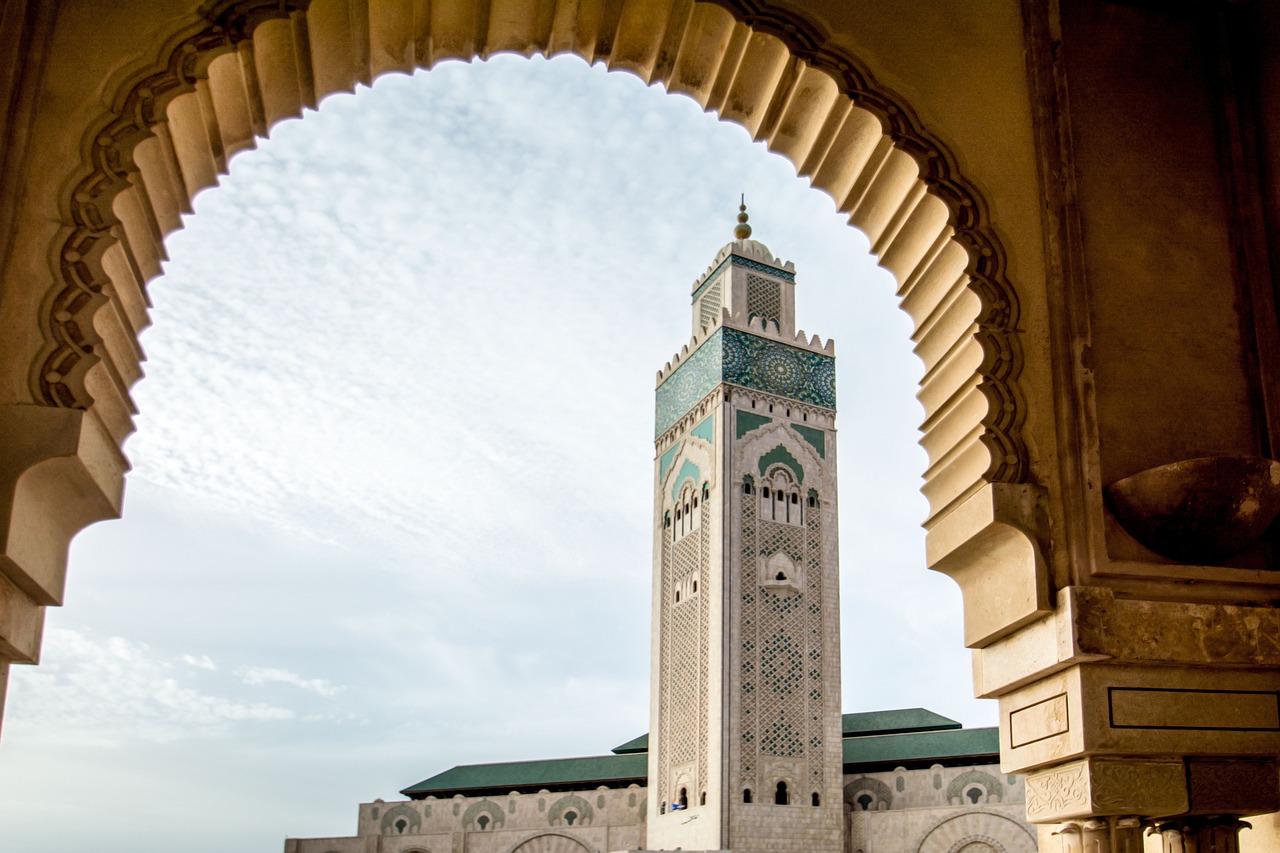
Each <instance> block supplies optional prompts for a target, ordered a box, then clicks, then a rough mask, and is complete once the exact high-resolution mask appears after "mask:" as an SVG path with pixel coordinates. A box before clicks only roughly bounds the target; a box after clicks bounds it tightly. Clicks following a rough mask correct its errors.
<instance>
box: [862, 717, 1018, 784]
mask: <svg viewBox="0 0 1280 853" xmlns="http://www.w3.org/2000/svg"><path fill="white" fill-rule="evenodd" d="M999 754H1000V730H999V729H998V728H995V727H992V728H984V729H938V730H936V731H927V732H909V733H903V734H892V735H872V736H869V737H847V738H845V739H844V765H845V772H846V773H848V772H850V770H855V771H867V772H872V771H876V770H891V769H893V768H895V767H906V768H908V769H910V768H916V767H928V766H930V765H933V764H942V765H945V766H954V765H957V764H990V763H994V762H995V761H996V760H998V757H999Z"/></svg>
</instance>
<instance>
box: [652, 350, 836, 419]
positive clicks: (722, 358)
mask: <svg viewBox="0 0 1280 853" xmlns="http://www.w3.org/2000/svg"><path fill="white" fill-rule="evenodd" d="M722 382H725V383H728V384H731V385H741V386H742V387H744V388H750V389H752V390H754V391H763V392H764V393H766V394H776V395H778V396H779V397H786V398H788V399H791V400H796V401H798V402H801V403H809V404H810V405H814V406H819V407H821V408H824V409H832V410H834V409H835V407H836V360H835V359H834V358H833V357H832V356H829V355H823V354H821V353H816V352H809V351H807V350H802V349H798V348H796V347H793V346H788V345H786V344H784V343H779V342H778V341H771V340H769V339H767V338H762V337H758V336H756V335H752V334H750V333H748V332H743V331H740V330H738V329H728V328H720V329H717V330H716V332H715V334H713V335H712V336H711V337H709V338H707V340H706V341H704V342H703V344H702V346H700V347H698V349H697V350H696V351H695V352H693V353H692V354H690V356H689V357H688V358H687V359H685V361H684V363H683V364H681V365H680V367H678V368H676V370H675V371H674V372H673V373H672V374H671V375H670V376H668V377H667V379H666V381H664V382H663V383H662V384H661V385H659V386H658V394H657V409H656V411H655V415H654V433H655V435H661V434H662V433H663V432H664V431H665V430H667V429H668V428H669V427H670V426H671V425H672V424H673V423H675V422H676V421H677V420H679V419H680V417H681V416H682V415H684V413H685V412H687V411H689V409H691V408H693V406H694V404H695V403H697V402H698V401H699V400H701V399H702V398H703V397H705V396H707V394H710V393H711V391H712V390H713V389H714V388H715V387H716V386H717V385H719V384H720V383H722Z"/></svg>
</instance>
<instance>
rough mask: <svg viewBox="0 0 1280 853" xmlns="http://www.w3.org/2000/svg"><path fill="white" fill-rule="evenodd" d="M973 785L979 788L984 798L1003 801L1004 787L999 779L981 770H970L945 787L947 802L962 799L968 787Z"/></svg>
mask: <svg viewBox="0 0 1280 853" xmlns="http://www.w3.org/2000/svg"><path fill="white" fill-rule="evenodd" d="M974 785H976V786H978V787H979V788H981V789H982V792H983V794H984V795H985V796H986V797H994V798H995V801H996V802H1000V801H1002V800H1003V799H1004V785H1002V784H1001V783H1000V780H999V779H997V778H996V777H994V776H992V775H991V774H990V773H984V772H983V771H981V770H970V771H969V772H968V773H962V774H961V775H959V776H957V777H956V778H955V779H952V780H951V784H950V785H948V786H947V802H952V801H953V800H955V799H957V798H960V799H963V798H964V797H965V796H966V794H967V792H968V790H969V788H970V786H974Z"/></svg>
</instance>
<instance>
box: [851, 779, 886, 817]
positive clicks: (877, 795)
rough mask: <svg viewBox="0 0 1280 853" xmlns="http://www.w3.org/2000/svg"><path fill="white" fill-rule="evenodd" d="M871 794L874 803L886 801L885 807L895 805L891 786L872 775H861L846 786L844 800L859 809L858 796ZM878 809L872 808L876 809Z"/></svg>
mask: <svg viewBox="0 0 1280 853" xmlns="http://www.w3.org/2000/svg"><path fill="white" fill-rule="evenodd" d="M864 793H865V794H870V795H871V798H872V800H873V801H874V802H873V805H874V804H878V803H884V804H885V808H890V807H892V806H893V791H891V790H889V786H888V785H886V784H885V783H884V782H881V781H880V780H879V779H876V778H874V777H872V776H860V777H859V778H857V779H854V780H852V781H851V782H849V783H848V784H846V785H845V786H844V801H845V803H847V804H848V805H850V806H853V807H855V810H857V806H858V805H859V803H858V797H859V796H861V795H862V794H864ZM875 810H876V809H874V808H873V809H871V811H875Z"/></svg>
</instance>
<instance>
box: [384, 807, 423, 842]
mask: <svg viewBox="0 0 1280 853" xmlns="http://www.w3.org/2000/svg"><path fill="white" fill-rule="evenodd" d="M400 821H404V825H403V827H402V826H401V825H400ZM378 825H379V827H380V828H381V830H382V834H383V835H417V834H418V833H420V832H421V831H422V815H420V814H418V810H417V809H416V808H414V807H413V806H411V805H409V804H408V803H400V804H399V805H394V806H392V807H391V808H389V809H387V810H386V811H385V812H383V813H382V820H381V822H380V823H379V824H378Z"/></svg>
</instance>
